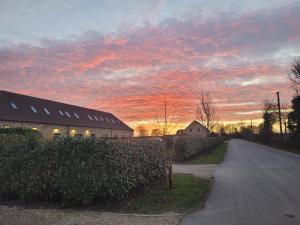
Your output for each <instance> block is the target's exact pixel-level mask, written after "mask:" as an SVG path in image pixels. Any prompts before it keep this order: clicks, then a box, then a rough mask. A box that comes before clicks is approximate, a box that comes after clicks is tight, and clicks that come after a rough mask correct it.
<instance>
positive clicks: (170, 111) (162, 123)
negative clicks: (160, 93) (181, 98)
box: [155, 101, 177, 136]
mask: <svg viewBox="0 0 300 225" xmlns="http://www.w3.org/2000/svg"><path fill="white" fill-rule="evenodd" d="M159 111H160V113H159ZM161 112H162V113H161ZM175 113H176V110H175V107H172V106H171V105H170V104H168V102H167V101H165V102H164V106H163V110H157V111H156V118H155V121H156V127H157V129H158V130H159V133H160V134H161V135H162V136H164V135H167V134H169V133H170V132H171V131H172V130H174V129H175V128H176V126H177V124H176V123H175V121H174V118H175Z"/></svg>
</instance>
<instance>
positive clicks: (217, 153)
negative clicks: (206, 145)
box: [183, 143, 228, 165]
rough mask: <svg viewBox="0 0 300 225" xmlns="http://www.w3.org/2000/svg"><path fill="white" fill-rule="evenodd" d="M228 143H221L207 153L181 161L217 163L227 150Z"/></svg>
mask: <svg viewBox="0 0 300 225" xmlns="http://www.w3.org/2000/svg"><path fill="white" fill-rule="evenodd" d="M227 147H228V144H227V143H223V144H221V145H218V146H217V147H216V148H214V149H213V150H212V151H211V152H210V153H208V154H201V155H200V156H198V157H197V158H195V159H192V160H190V161H186V162H183V163H184V164H190V165H200V164H219V163H221V162H222V161H223V159H224V156H225V153H226V151H227Z"/></svg>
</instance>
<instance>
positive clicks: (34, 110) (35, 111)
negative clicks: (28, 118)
mask: <svg viewBox="0 0 300 225" xmlns="http://www.w3.org/2000/svg"><path fill="white" fill-rule="evenodd" d="M30 108H31V110H32V112H34V113H38V111H37V110H36V108H35V107H34V106H32V105H31V106H30Z"/></svg>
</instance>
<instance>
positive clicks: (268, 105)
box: [259, 100, 277, 143]
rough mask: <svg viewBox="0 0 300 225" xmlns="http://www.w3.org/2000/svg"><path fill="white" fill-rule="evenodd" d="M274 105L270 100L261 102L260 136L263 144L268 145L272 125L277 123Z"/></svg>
mask: <svg viewBox="0 0 300 225" xmlns="http://www.w3.org/2000/svg"><path fill="white" fill-rule="evenodd" d="M276 107H277V106H276V104H275V103H274V102H273V101H270V100H264V101H263V102H262V111H263V116H262V117H263V123H262V126H260V131H259V133H260V135H261V138H262V140H263V141H264V142H266V143H269V140H270V138H271V136H272V134H273V125H274V124H275V123H276V121H277V111H276Z"/></svg>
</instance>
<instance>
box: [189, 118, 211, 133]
mask: <svg viewBox="0 0 300 225" xmlns="http://www.w3.org/2000/svg"><path fill="white" fill-rule="evenodd" d="M192 125H197V126H201V127H202V128H203V129H205V130H207V131H208V129H207V128H206V127H205V126H203V125H202V124H201V123H199V122H198V121H196V120H194V121H193V122H191V123H190V124H189V125H188V126H187V127H186V128H185V129H188V128H189V127H190V126H192Z"/></svg>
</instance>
